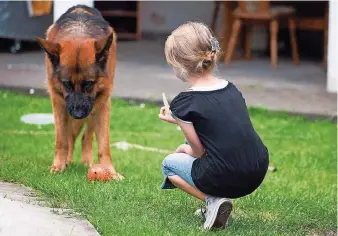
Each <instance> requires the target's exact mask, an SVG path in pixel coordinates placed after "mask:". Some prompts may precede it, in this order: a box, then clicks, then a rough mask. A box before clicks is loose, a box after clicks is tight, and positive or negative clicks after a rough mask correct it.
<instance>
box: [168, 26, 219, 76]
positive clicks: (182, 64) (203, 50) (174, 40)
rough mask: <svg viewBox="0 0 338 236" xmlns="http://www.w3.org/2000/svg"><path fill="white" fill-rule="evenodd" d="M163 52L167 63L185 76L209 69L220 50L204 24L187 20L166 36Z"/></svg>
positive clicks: (196, 74) (211, 67) (214, 64)
mask: <svg viewBox="0 0 338 236" xmlns="http://www.w3.org/2000/svg"><path fill="white" fill-rule="evenodd" d="M215 44H216V47H215ZM164 53H165V57H166V60H167V62H168V64H170V65H171V66H173V67H174V69H179V70H180V73H181V76H182V77H184V78H187V77H188V76H199V75H202V74H204V73H206V72H209V71H211V70H212V69H213V68H214V67H215V66H216V62H217V57H218V56H219V54H220V53H221V51H220V48H219V46H218V41H217V40H216V39H215V38H214V37H213V35H212V33H211V31H210V29H209V28H208V27H207V26H206V25H204V24H203V23H197V22H187V23H185V24H183V25H181V26H179V27H178V28H177V29H176V30H174V31H173V32H172V33H171V35H170V36H169V37H168V38H167V41H166V42H165V48H164Z"/></svg>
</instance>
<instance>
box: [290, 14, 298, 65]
mask: <svg viewBox="0 0 338 236" xmlns="http://www.w3.org/2000/svg"><path fill="white" fill-rule="evenodd" d="M289 32H290V42H291V48H292V59H293V63H294V64H295V65H298V64H299V54H298V46H297V39H296V24H295V20H294V19H293V18H290V19H289Z"/></svg>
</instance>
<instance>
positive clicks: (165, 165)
mask: <svg viewBox="0 0 338 236" xmlns="http://www.w3.org/2000/svg"><path fill="white" fill-rule="evenodd" d="M195 160H196V158H195V157H192V156H189V155H188V154H185V153H173V154H170V155H168V156H167V157H166V158H165V159H164V160H163V162H162V172H163V175H164V182H163V183H162V185H161V188H162V189H173V188H176V187H175V185H173V184H172V183H171V182H170V180H169V178H168V176H171V175H178V176H180V177H181V178H182V179H183V180H184V181H185V182H187V183H189V184H190V185H191V186H193V187H195V188H196V186H195V184H194V182H193V180H192V177H191V169H192V163H193V162H194V161H195Z"/></svg>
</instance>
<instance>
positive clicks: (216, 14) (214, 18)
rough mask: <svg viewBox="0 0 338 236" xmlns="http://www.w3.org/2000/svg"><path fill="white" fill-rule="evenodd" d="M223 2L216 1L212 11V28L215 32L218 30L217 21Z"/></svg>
mask: <svg viewBox="0 0 338 236" xmlns="http://www.w3.org/2000/svg"><path fill="white" fill-rule="evenodd" d="M220 4H221V2H219V1H215V2H214V12H213V13H212V22H211V30H212V31H213V32H214V33H215V30H216V21H217V16H218V12H219V6H220Z"/></svg>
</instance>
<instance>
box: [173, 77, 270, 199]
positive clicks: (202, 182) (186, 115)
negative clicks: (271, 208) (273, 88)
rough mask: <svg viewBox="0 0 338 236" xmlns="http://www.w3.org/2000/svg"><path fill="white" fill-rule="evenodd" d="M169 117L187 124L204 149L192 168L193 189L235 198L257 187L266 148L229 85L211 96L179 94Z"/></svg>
mask: <svg viewBox="0 0 338 236" xmlns="http://www.w3.org/2000/svg"><path fill="white" fill-rule="evenodd" d="M170 109H171V112H172V114H173V115H174V116H175V117H177V118H178V119H180V120H182V121H185V122H191V123H192V124H193V126H194V128H195V130H196V133H197V135H198V137H199V139H200V141H201V143H202V145H203V147H204V149H205V155H204V156H203V157H201V158H197V159H196V160H195V161H194V162H193V166H192V173H191V175H192V179H193V181H194V183H195V185H196V187H197V188H198V189H199V190H201V191H202V192H204V193H206V194H210V195H213V196H219V197H228V198H238V197H243V196H245V195H248V194H250V193H252V192H253V191H254V190H255V189H257V188H258V187H259V185H260V184H261V183H262V181H263V179H264V177H265V175H266V172H267V169H268V165H269V154H268V149H267V148H266V147H265V145H264V144H263V142H262V141H261V139H260V137H259V136H258V134H257V133H256V131H255V130H254V128H253V126H252V123H251V120H250V117H249V114H248V110H247V107H246V104H245V100H244V98H243V97H242V94H241V92H240V91H238V89H237V88H236V86H235V85H234V84H232V83H230V82H229V83H228V85H227V86H226V87H224V88H221V89H217V90H212V91H188V92H182V93H180V94H179V95H178V96H176V97H175V98H174V100H173V101H172V102H171V104H170Z"/></svg>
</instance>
